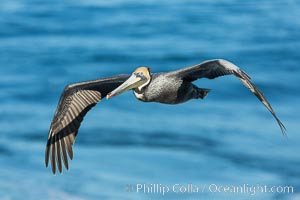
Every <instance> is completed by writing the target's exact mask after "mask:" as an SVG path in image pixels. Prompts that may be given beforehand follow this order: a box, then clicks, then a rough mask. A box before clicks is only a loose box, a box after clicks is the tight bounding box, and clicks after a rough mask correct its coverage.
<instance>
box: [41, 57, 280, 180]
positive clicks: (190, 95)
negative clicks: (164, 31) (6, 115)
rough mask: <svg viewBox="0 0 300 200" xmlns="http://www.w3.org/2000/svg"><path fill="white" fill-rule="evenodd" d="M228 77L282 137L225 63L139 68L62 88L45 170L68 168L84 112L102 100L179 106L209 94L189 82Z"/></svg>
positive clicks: (248, 81)
mask: <svg viewBox="0 0 300 200" xmlns="http://www.w3.org/2000/svg"><path fill="white" fill-rule="evenodd" d="M230 74H233V75H235V76H236V77H237V78H238V79H239V80H240V81H241V82H242V83H243V84H244V85H245V86H246V87H247V88H248V89H249V90H250V91H251V92H252V93H253V94H254V95H255V96H256V97H257V98H258V99H259V100H260V101H261V102H262V103H263V105H264V106H265V107H266V108H267V109H268V110H269V111H270V112H271V114H272V115H273V117H274V118H275V120H276V121H277V123H278V125H279V127H280V129H281V131H282V133H283V134H285V131H286V129H285V127H284V125H283V124H282V122H281V121H280V120H279V119H278V117H277V116H276V114H275V112H274V110H273V108H272V107H271V105H270V103H269V102H268V101H267V99H266V98H265V97H264V95H263V93H262V92H261V91H260V90H259V89H258V88H257V87H256V86H255V85H254V84H253V83H252V82H251V78H250V76H249V75H247V74H246V73H245V72H244V71H242V70H241V69H240V68H239V67H237V66H236V65H234V64H233V63H231V62H229V61H226V60H223V59H216V60H208V61H205V62H202V63H200V64H197V65H194V66H190V67H186V68H183V69H179V70H177V71H172V72H165V73H155V74H151V73H150V69H149V68H147V67H139V68H137V69H136V70H135V71H134V72H133V73H132V74H131V75H117V76H114V77H109V78H101V79H96V80H92V81H86V82H80V83H75V84H70V85H68V86H66V87H65V89H64V91H63V92H62V95H61V97H60V100H59V103H58V106H57V109H56V112H55V114H54V118H53V120H52V123H51V126H50V130H49V136H48V141H47V146H46V152H45V163H46V167H48V164H49V160H50V162H51V168H52V172H53V174H55V173H56V167H57V168H58V170H59V172H60V173H62V162H63V163H64V165H65V168H66V169H67V170H68V169H69V164H68V156H67V154H68V155H69V157H70V159H71V160H72V159H73V150H72V147H73V144H74V141H75V138H76V136H77V133H78V129H79V127H80V123H81V122H82V120H83V118H84V116H85V115H86V114H87V112H88V111H89V110H90V109H91V108H92V107H93V106H95V105H96V104H97V103H98V102H99V101H100V100H101V99H102V98H104V97H106V98H107V99H109V98H111V97H113V96H116V95H119V94H121V93H123V92H125V91H128V90H133V93H134V95H135V97H136V98H137V99H138V100H140V101H143V102H159V103H164V104H179V103H183V102H186V101H189V100H191V99H199V98H201V99H204V98H205V96H206V95H207V94H208V92H209V91H210V90H209V89H204V88H199V87H197V86H196V85H194V84H193V83H192V82H193V81H195V80H197V79H200V78H208V79H214V78H217V77H219V76H223V75H230Z"/></svg>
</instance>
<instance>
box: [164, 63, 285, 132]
mask: <svg viewBox="0 0 300 200" xmlns="http://www.w3.org/2000/svg"><path fill="white" fill-rule="evenodd" d="M231 74H232V75H235V76H236V77H237V78H238V79H239V80H240V81H241V82H242V83H243V84H244V85H245V86H246V87H247V88H248V89H249V90H250V91H251V92H252V93H253V94H254V95H255V96H256V97H257V98H258V99H259V100H260V101H261V102H262V103H263V105H264V106H265V107H266V108H267V109H268V110H269V111H270V112H271V114H272V115H273V117H274V118H275V120H276V121H277V123H278V125H279V127H280V129H281V132H282V133H283V134H284V135H285V132H286V128H285V126H284V125H283V123H282V122H281V121H280V120H279V118H278V117H277V115H276V114H275V112H274V110H273V108H272V106H271V105H270V103H269V102H268V101H267V99H266V97H265V96H264V95H263V93H262V92H261V91H260V90H259V89H258V87H256V86H255V85H254V83H252V81H251V78H250V76H249V75H248V74H247V73H246V72H244V71H242V70H241V69H240V68H239V67H237V66H236V65H234V64H233V63H231V62H229V61H227V60H223V59H216V60H208V61H205V62H202V63H200V64H197V65H194V66H191V67H186V68H183V69H180V70H177V71H174V72H172V73H170V75H171V76H172V75H173V76H177V77H180V78H182V79H184V80H187V81H190V82H192V81H195V80H197V79H199V78H208V79H214V78H217V77H219V76H224V75H231Z"/></svg>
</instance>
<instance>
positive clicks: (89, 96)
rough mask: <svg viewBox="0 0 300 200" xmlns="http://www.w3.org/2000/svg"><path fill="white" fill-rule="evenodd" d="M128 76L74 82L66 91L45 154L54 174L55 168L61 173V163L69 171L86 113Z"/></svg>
mask: <svg viewBox="0 0 300 200" xmlns="http://www.w3.org/2000/svg"><path fill="white" fill-rule="evenodd" d="M128 77H129V75H118V76H115V77H110V78H104V79H97V80H93V81H86V82H81V83H75V84H71V85H68V86H67V87H66V88H65V89H64V91H63V92H62V95H61V97H60V100H59V103H58V106H57V109H56V112H55V114H54V117H53V120H52V123H51V125H50V130H49V135H48V141H47V146H46V151H45V164H46V166H48V163H49V158H50V160H51V168H52V172H53V174H55V173H56V166H57V167H58V170H59V172H60V173H62V161H63V164H64V165H65V167H66V169H68V168H69V164H68V156H67V154H68V155H69V157H70V159H71V160H72V159H73V150H72V146H73V144H74V142H75V137H76V136H77V133H78V129H79V127H80V124H81V122H82V120H83V118H84V116H85V115H86V114H87V112H88V111H89V110H90V109H91V108H92V107H94V106H95V105H96V104H97V103H98V102H99V101H100V100H101V97H103V96H104V97H105V96H106V95H107V93H109V92H111V91H112V90H114V89H115V88H117V87H118V86H119V85H121V84H122V83H123V82H124V81H125V80H127V79H128Z"/></svg>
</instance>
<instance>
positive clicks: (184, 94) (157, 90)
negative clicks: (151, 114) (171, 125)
mask: <svg viewBox="0 0 300 200" xmlns="http://www.w3.org/2000/svg"><path fill="white" fill-rule="evenodd" d="M194 90H195V88H194V87H193V84H191V83H190V82H187V81H184V80H182V79H177V78H176V77H170V76H167V75H166V74H164V73H161V74H153V75H152V80H151V82H150V83H149V84H148V85H147V86H146V87H144V88H142V89H141V90H134V94H135V96H136V98H137V99H139V100H141V101H144V102H159V103H165V104H178V103H183V102H185V101H188V100H190V99H192V98H195V97H196V96H195V91H194Z"/></svg>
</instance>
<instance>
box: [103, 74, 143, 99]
mask: <svg viewBox="0 0 300 200" xmlns="http://www.w3.org/2000/svg"><path fill="white" fill-rule="evenodd" d="M143 83H144V80H143V79H141V77H137V76H136V75H135V74H134V73H133V74H132V75H131V76H130V77H129V78H128V79H127V80H126V81H125V82H124V83H123V84H121V85H120V86H119V87H117V88H116V89H114V90H113V91H111V92H110V93H108V94H107V95H106V99H109V98H111V97H113V96H116V95H119V94H122V93H123V92H126V91H128V90H131V89H133V88H137V87H139V86H140V85H142V84H143Z"/></svg>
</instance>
